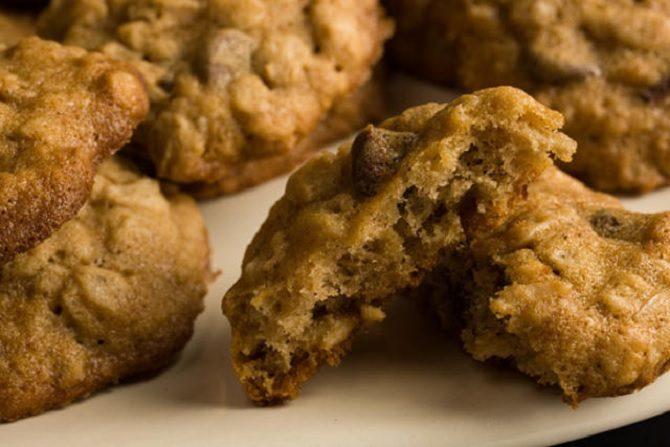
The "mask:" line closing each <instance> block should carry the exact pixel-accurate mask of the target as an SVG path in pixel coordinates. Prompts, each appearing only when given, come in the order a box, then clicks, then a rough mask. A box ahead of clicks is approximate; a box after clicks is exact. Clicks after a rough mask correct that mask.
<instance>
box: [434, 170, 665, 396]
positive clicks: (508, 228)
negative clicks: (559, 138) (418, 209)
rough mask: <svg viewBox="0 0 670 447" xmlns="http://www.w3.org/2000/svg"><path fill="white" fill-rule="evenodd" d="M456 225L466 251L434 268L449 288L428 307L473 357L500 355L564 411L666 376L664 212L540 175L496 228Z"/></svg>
mask: <svg viewBox="0 0 670 447" xmlns="http://www.w3.org/2000/svg"><path fill="white" fill-rule="evenodd" d="M464 227H465V228H466V232H467V234H468V247H467V250H463V251H462V252H461V253H460V256H459V257H458V259H456V258H455V257H454V258H452V259H451V262H447V263H446V264H443V266H442V268H441V269H442V271H443V272H449V275H450V277H445V276H442V280H443V281H444V282H446V283H447V284H449V283H450V285H451V287H447V288H443V290H449V291H450V293H447V294H446V295H443V296H442V297H441V298H442V301H441V303H440V301H436V303H438V308H439V309H441V310H442V314H443V315H445V316H447V321H448V323H449V324H451V322H452V319H453V315H450V309H454V308H458V307H460V308H464V309H465V312H464V317H463V318H464V324H465V329H464V330H463V333H462V335H463V340H464V342H465V347H466V349H467V350H468V351H469V352H470V353H471V354H472V355H473V356H474V357H475V358H476V359H478V360H486V359H492V358H498V359H505V360H508V361H510V362H511V363H512V364H514V365H516V367H517V368H518V369H519V370H521V371H523V372H525V373H526V374H528V375H530V376H532V377H535V378H536V379H537V380H538V381H539V382H540V383H542V384H549V385H557V386H559V387H560V388H561V389H562V391H563V393H564V398H565V400H566V401H567V402H569V403H572V404H577V403H578V402H579V401H581V400H583V399H586V398H588V397H598V396H615V395H620V394H627V393H630V392H632V391H634V390H636V389H639V388H641V387H643V386H645V385H647V384H649V383H651V382H652V381H654V380H655V379H656V378H657V377H658V376H659V375H660V374H662V373H663V372H664V371H665V370H666V369H668V365H669V364H670V327H668V324H667V318H668V315H669V312H670V266H669V264H668V259H670V213H659V214H649V215H646V214H639V213H634V212H630V211H626V210H624V209H623V207H622V206H621V203H620V202H619V201H618V200H617V199H615V198H614V197H611V196H608V195H604V194H598V193H595V192H593V191H591V190H589V189H587V188H586V187H585V186H583V185H582V184H581V183H579V182H578V181H577V180H575V179H573V178H571V177H569V176H568V175H567V174H564V173H561V172H560V171H558V170H557V169H551V170H547V171H545V173H544V174H543V175H542V176H541V177H540V178H539V180H538V181H537V182H534V183H532V184H531V185H530V186H529V188H528V200H527V201H526V202H525V203H522V204H519V205H518V206H516V207H515V208H514V209H513V211H512V212H511V213H510V215H509V216H508V217H507V218H506V219H505V220H504V222H503V223H502V224H501V225H500V226H499V227H497V228H495V229H491V228H482V227H481V226H479V225H478V223H476V222H474V221H470V220H469V219H468V218H464ZM462 266H467V267H466V268H462ZM452 267H455V268H452ZM454 272H461V275H460V277H458V276H457V275H454ZM431 282H433V283H437V282H438V281H436V278H435V277H433V278H431ZM455 300H462V303H461V304H457V305H454V303H453V301H455ZM445 310H446V312H445Z"/></svg>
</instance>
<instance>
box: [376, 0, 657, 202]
mask: <svg viewBox="0 0 670 447" xmlns="http://www.w3.org/2000/svg"><path fill="white" fill-rule="evenodd" d="M387 3H388V4H389V6H390V10H391V11H393V13H394V15H395V16H396V18H397V20H398V28H399V33H398V36H397V38H396V39H395V41H394V44H393V53H394V56H395V60H396V61H397V62H398V63H399V64H400V65H401V66H403V67H404V68H406V69H408V70H410V71H412V72H414V73H417V74H419V75H421V76H424V77H427V78H428V79H431V80H435V81H438V82H443V83H447V84H448V85H452V86H458V87H462V88H465V89H478V88H482V87H489V86H496V85H503V84H505V85H514V86H517V87H520V88H523V89H525V90H527V91H528V92H530V93H531V94H533V95H535V96H536V97H537V98H538V99H539V100H540V101H541V102H543V103H544V104H545V105H547V106H549V107H552V108H555V109H557V110H559V111H560V112H561V113H563V114H564V115H565V117H566V127H565V132H566V133H567V134H568V135H570V136H571V137H573V138H575V139H576V140H577V142H578V144H579V150H578V151H577V154H576V156H575V159H574V161H573V162H572V163H570V164H567V165H564V166H563V168H564V169H565V170H567V171H568V172H570V173H573V174H574V175H576V176H578V177H580V178H581V179H583V180H584V181H586V182H587V183H589V184H590V185H591V186H593V187H595V188H597V189H601V190H607V191H620V192H629V193H637V192H644V191H649V190H651V189H654V188H658V187H660V186H663V185H666V184H668V180H669V179H670V138H668V135H670V118H668V117H669V116H670V95H668V93H669V92H670V89H669V88H668V86H669V85H670V82H669V80H670V3H669V2H668V1H666V0H643V1H633V0H517V1H509V0H424V1H420V2H415V1H410V0H388V2H387Z"/></svg>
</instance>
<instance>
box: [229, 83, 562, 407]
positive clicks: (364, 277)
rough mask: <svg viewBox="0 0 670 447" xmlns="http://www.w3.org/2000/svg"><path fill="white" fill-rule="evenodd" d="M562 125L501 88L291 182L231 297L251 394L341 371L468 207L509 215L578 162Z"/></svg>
mask: <svg viewBox="0 0 670 447" xmlns="http://www.w3.org/2000/svg"><path fill="white" fill-rule="evenodd" d="M561 124H562V117H561V116H560V114H558V113H556V112H553V111H550V110H548V109H546V108H545V107H543V106H541V105H540V104H539V103H537V102H536V101H535V100H533V99H532V98H531V97H529V96H528V95H526V94H524V93H522V92H521V91H518V90H515V89H512V88H499V89H491V90H486V91H481V92H478V93H476V94H474V95H467V96H464V97H462V98H460V99H459V100H456V101H454V102H452V103H451V104H448V105H438V104H432V105H426V106H423V107H418V108H416V109H410V110H408V111H406V112H405V113H403V114H402V115H400V116H398V117H395V118H392V119H390V120H387V121H385V122H384V123H382V125H380V126H379V127H370V128H368V129H366V131H364V132H362V133H361V134H360V135H359V137H358V138H357V139H356V143H355V145H357V146H359V148H358V149H357V150H356V151H352V150H351V148H350V147H347V146H345V147H343V148H342V149H341V150H340V152H339V153H338V154H337V155H335V154H332V153H324V154H321V155H319V156H317V157H315V158H314V159H312V160H311V161H310V162H308V163H307V164H306V165H305V166H303V167H302V168H301V169H299V170H298V171H297V172H296V173H295V174H293V175H292V176H291V178H290V179H289V182H288V185H287V187H286V193H285V195H284V197H282V199H281V200H279V201H278V202H277V203H276V204H275V205H274V207H273V208H272V210H271V211H270V215H269V217H268V219H267V220H266V222H265V223H264V224H263V226H262V227H261V229H260V231H259V232H258V234H257V235H256V237H255V238H254V240H253V241H252V242H251V244H250V245H249V247H248V248H247V252H246V254H245V258H244V263H243V267H242V270H243V273H242V276H241V278H240V279H239V281H238V282H237V283H236V284H235V285H234V286H233V287H232V288H231V289H230V290H229V291H228V292H227V293H226V296H225V297H224V299H223V310H224V313H225V314H226V316H227V317H228V319H229V321H230V323H231V327H232V351H233V366H234V368H235V370H236V372H237V374H238V376H239V378H240V380H241V381H242V383H243V384H244V386H245V388H246V389H247V392H248V394H249V397H250V398H251V399H253V400H254V401H257V402H259V403H264V404H267V403H277V402H279V401H282V400H285V399H290V398H294V397H296V395H297V393H298V390H299V386H300V384H301V383H302V382H303V381H304V380H306V379H308V378H309V377H310V376H311V375H312V374H314V373H315V372H316V370H317V369H318V367H319V366H320V365H321V364H323V363H326V362H327V363H330V364H336V363H337V362H338V361H339V360H340V358H341V357H342V356H343V355H344V353H345V352H346V350H347V347H348V345H349V343H350V341H351V339H352V337H353V336H354V335H355V334H356V333H357V332H358V331H359V330H360V329H361V328H362V327H364V326H366V325H369V324H373V323H375V322H377V321H379V320H381V319H383V318H384V312H383V309H382V308H383V306H384V304H385V303H386V302H387V301H388V299H389V298H390V297H391V296H393V295H394V294H395V293H397V292H399V291H400V290H402V289H404V288H406V287H410V286H414V285H416V284H417V283H418V281H420V279H421V276H422V275H423V273H424V272H425V271H427V270H429V269H430V268H431V267H432V266H433V265H434V263H435V261H436V259H437V256H438V253H439V252H440V251H442V250H448V249H449V248H450V247H451V246H453V245H456V244H458V243H459V242H460V241H461V240H462V238H463V229H462V227H461V225H460V218H459V212H460V208H461V207H463V206H465V205H466V203H467V204H471V205H473V206H474V208H475V209H477V210H478V212H483V211H484V210H487V211H488V212H489V213H490V214H493V215H498V214H500V215H501V216H502V215H504V213H505V210H506V209H507V207H508V206H509V202H510V201H511V200H514V198H515V197H517V196H518V195H521V194H522V193H523V189H524V185H525V184H526V183H527V182H528V181H530V179H532V178H533V177H534V176H536V175H538V174H539V173H540V172H541V171H542V170H543V169H545V168H547V167H548V166H551V165H552V162H551V160H550V157H549V154H554V155H556V156H557V157H560V158H562V159H564V160H567V159H569V157H570V156H571V154H572V152H573V151H574V148H575V145H574V142H573V141H572V140H570V139H569V138H567V137H566V136H565V135H563V134H561V133H560V132H558V130H557V129H558V128H559V127H560V125H561ZM410 133H411V134H414V136H413V137H411V138H406V136H407V135H408V134H410ZM370 151H372V152H374V156H372V155H370ZM389 154H390V155H391V158H393V160H389V157H386V156H387V155H389ZM369 155H370V156H369ZM373 164H378V165H379V166H372V165H373ZM357 166H358V167H363V168H361V169H356V167H357ZM382 171H383V174H384V175H383V176H381V177H380V176H378V175H376V173H378V172H382ZM370 173H375V175H374V178H367V176H369V175H370ZM371 184H374V187H373V188H368V187H365V188H364V194H361V191H359V190H358V189H357V188H358V187H357V185H359V186H360V185H371ZM490 220H491V222H492V221H494V220H495V218H491V219H490Z"/></svg>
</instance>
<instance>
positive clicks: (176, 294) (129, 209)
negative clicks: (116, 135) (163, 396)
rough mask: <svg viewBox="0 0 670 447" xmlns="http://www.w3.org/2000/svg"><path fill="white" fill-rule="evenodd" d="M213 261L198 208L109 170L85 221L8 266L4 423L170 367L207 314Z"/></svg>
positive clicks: (1, 308) (0, 357)
mask: <svg viewBox="0 0 670 447" xmlns="http://www.w3.org/2000/svg"><path fill="white" fill-rule="evenodd" d="M208 261H209V248H208V242H207V234H206V230H205V227H204V224H203V222H202V218H201V216H200V213H199V211H198V209H197V207H196V205H195V203H194V202H193V200H192V199H190V198H189V197H187V196H183V195H177V196H171V197H166V196H164V195H162V194H161V192H160V188H159V185H158V183H157V182H156V181H154V180H152V179H149V178H147V177H143V176H141V175H139V174H138V173H137V172H136V171H135V170H134V169H133V168H132V167H131V166H130V165H128V164H127V163H125V162H122V161H120V160H117V159H111V160H108V161H107V162H105V163H104V164H103V165H102V166H101V168H100V171H99V173H98V174H97V176H96V178H95V183H94V186H93V189H92V192H91V196H90V198H89V200H88V202H87V204H86V205H85V206H84V207H83V208H82V209H81V210H80V211H79V213H78V214H77V216H76V217H75V218H74V219H72V220H70V221H69V222H67V223H66V224H65V225H63V227H62V228H61V229H59V230H58V231H57V232H55V233H54V234H53V235H51V236H50V237H49V238H48V239H47V240H45V241H44V242H42V243H41V244H40V245H38V246H37V247H35V248H33V249H32V250H30V251H28V252H26V253H22V254H20V255H18V256H17V257H16V258H15V259H14V260H12V261H11V262H9V263H7V264H5V265H4V266H3V267H1V268H0V420H2V421H11V420H16V419H19V418H22V417H27V416H31V415H35V414H38V413H41V412H43V411H46V410H49V409H52V408H58V407H62V406H64V405H66V404H68V403H70V402H72V401H74V400H77V399H80V398H84V397H86V396H88V395H90V394H91V393H93V392H95V391H97V390H99V389H100V388H103V387H105V386H108V385H111V384H114V383H117V382H118V381H119V380H122V379H124V378H126V377H129V376H131V375H136V374H139V373H147V372H152V371H156V370H158V369H160V368H162V367H163V366H165V365H166V364H168V363H169V362H170V361H171V359H172V358H173V357H174V356H175V355H176V354H177V353H178V352H179V350H180V349H181V348H182V346H183V345H184V344H185V343H186V341H187V340H188V339H189V338H190V336H191V333H192V330H193V321H194V319H195V317H196V316H197V315H198V314H199V313H200V311H201V309H202V298H203V296H204V294H205V292H206V286H207V281H208V279H209V275H210V273H209V263H208Z"/></svg>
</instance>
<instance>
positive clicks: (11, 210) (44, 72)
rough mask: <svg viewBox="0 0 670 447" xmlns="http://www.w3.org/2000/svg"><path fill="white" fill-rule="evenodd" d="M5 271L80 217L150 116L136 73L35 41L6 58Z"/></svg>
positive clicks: (1, 160) (0, 58)
mask: <svg viewBox="0 0 670 447" xmlns="http://www.w3.org/2000/svg"><path fill="white" fill-rule="evenodd" d="M0 97H2V99H3V101H2V103H0V220H1V221H2V224H1V225H0V264H2V263H3V262H7V261H8V260H10V259H12V257H13V256H15V255H16V254H17V253H20V252H22V251H25V250H27V249H29V248H31V247H33V246H35V244H37V243H39V242H40V241H41V240H43V239H45V238H46V237H48V236H49V234H51V233H52V232H53V231H54V230H55V229H57V228H59V227H60V226H61V225H62V224H63V223H64V222H66V221H67V220H68V219H70V218H71V217H72V216H74V215H75V214H76V212H77V211H78V210H79V208H80V207H81V206H82V205H83V204H84V202H85V201H86V198H87V197H88V193H89V191H90V188H91V184H92V181H93V176H94V175H95V170H96V167H97V165H98V163H100V162H101V161H102V160H104V159H105V158H106V157H108V156H109V155H111V154H112V153H113V152H114V151H116V150H117V149H119V148H120V147H121V146H122V145H123V144H124V143H125V142H127V141H128V140H129V139H130V136H131V134H132V131H133V129H134V128H135V126H136V125H137V124H138V123H139V122H140V121H141V120H142V118H144V116H145V115H146V113H147V108H148V102H147V97H146V93H145V90H144V86H143V84H142V82H141V80H140V79H139V78H138V77H137V76H136V74H135V71H134V70H133V69H132V68H131V67H128V66H127V65H125V64H123V63H119V62H114V61H111V60H110V59H108V58H107V57H105V56H103V55H101V54H88V53H86V52H85V51H84V50H81V49H78V48H71V47H63V46H61V45H59V44H56V43H53V42H45V41H42V40H40V39H38V38H28V39H25V40H23V41H21V43H19V44H18V45H17V46H15V47H11V48H9V49H6V50H5V51H3V52H0Z"/></svg>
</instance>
